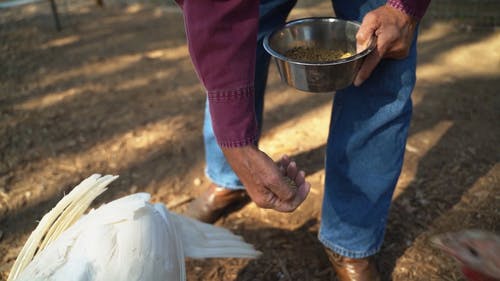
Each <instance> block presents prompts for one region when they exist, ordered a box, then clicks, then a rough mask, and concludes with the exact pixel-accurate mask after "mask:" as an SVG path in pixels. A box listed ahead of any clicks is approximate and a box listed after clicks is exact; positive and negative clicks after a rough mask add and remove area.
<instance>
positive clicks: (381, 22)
mask: <svg viewBox="0 0 500 281" xmlns="http://www.w3.org/2000/svg"><path fill="white" fill-rule="evenodd" d="M416 25H417V21H416V20H415V19H414V18H413V17H411V16H410V15H407V14H405V13H403V12H402V11H399V10H397V9H395V8H393V7H391V6H389V5H384V6H381V7H379V8H377V9H375V10H373V11H371V12H369V13H368V14H366V15H365V17H364V18H363V22H362V23H361V27H360V28H359V31H358V33H357V35H356V40H357V44H358V46H367V45H368V42H369V41H370V40H371V39H372V38H374V39H375V40H376V48H375V49H374V50H373V52H371V53H370V55H368V56H367V57H366V59H365V61H364V63H363V65H362V66H361V69H360V70H359V72H358V75H357V76H356V79H355V80H354V85H355V86H359V85H361V83H363V82H364V81H365V80H366V79H368V77H369V76H370V74H371V73H372V71H373V70H374V69H375V67H376V66H377V64H378V63H379V62H380V60H381V59H382V58H392V59H402V58H405V57H406V56H408V53H409V50H410V47H411V43H412V40H413V36H414V31H415V27H416Z"/></svg>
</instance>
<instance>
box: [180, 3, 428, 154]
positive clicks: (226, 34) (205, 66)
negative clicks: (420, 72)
mask: <svg viewBox="0 0 500 281" xmlns="http://www.w3.org/2000/svg"><path fill="white" fill-rule="evenodd" d="M429 2H430V0H388V2H387V4H388V5H391V6H392V7H395V8H397V9H399V10H401V11H403V12H405V13H407V14H409V15H411V16H413V17H415V18H417V19H420V18H421V17H422V16H423V15H424V13H425V10H426V9H427V6H428V4H429ZM178 4H179V5H180V7H181V8H182V11H183V14H184V24H185V29H186V34H187V40H188V46H189V52H190V54H191V59H192V61H193V64H194V67H195V69H196V72H197V74H198V77H199V78H200V80H201V81H202V83H203V85H204V86H205V89H206V91H207V95H208V100H209V107H210V114H211V116H212V125H213V129H214V133H215V137H216V138H217V142H218V144H219V145H220V146H222V147H239V146H245V145H249V144H253V143H255V142H256V141H257V136H258V130H257V121H256V117H255V110H254V85H253V84H254V75H255V74H254V71H255V49H256V42H257V27H258V17H259V12H258V11H259V9H258V5H259V1H252V0H224V1H221V0H178Z"/></svg>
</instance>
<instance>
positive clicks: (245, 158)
mask: <svg viewBox="0 0 500 281" xmlns="http://www.w3.org/2000/svg"><path fill="white" fill-rule="evenodd" d="M222 151H223V152H224V155H225V156H226V159H227V161H228V162H229V164H230V165H231V167H232V168H233V170H234V171H235V173H236V174H237V175H238V177H239V178H240V180H241V182H242V183H243V185H244V186H245V188H246V190H247V192H248V195H249V196H250V198H252V200H253V201H254V202H255V204H257V206H259V207H261V208H267V209H274V210H276V211H280V212H292V211H294V210H295V209H296V208H297V207H298V206H299V205H300V204H301V203H302V202H303V201H304V200H305V199H306V197H307V194H308V193H309V190H310V188H311V184H309V183H308V182H306V180H305V173H304V171H301V170H299V169H298V168H297V164H296V163H295V162H294V161H291V160H290V159H289V158H288V157H287V156H286V155H285V156H283V157H282V159H281V160H280V161H279V163H278V165H276V163H275V162H274V161H273V160H272V159H271V158H269V156H267V155H266V154H265V153H264V152H262V151H260V150H259V149H258V148H257V147H255V146H244V147H237V148H222ZM286 177H287V178H289V180H287V179H286Z"/></svg>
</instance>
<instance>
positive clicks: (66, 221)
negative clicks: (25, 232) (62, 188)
mask: <svg viewBox="0 0 500 281" xmlns="http://www.w3.org/2000/svg"><path fill="white" fill-rule="evenodd" d="M116 178H118V176H111V175H106V176H102V177H101V175H100V174H93V175H92V176H90V177H88V178H86V179H85V180H83V181H82V182H81V183H80V184H79V185H77V186H76V187H75V188H74V189H73V190H71V192H70V193H68V194H67V195H66V196H64V197H63V198H62V199H61V200H60V201H59V202H58V203H57V205H56V206H55V207H54V208H52V210H50V212H48V213H47V214H45V215H44V216H43V217H42V219H41V220H40V222H39V223H38V226H37V227H36V228H35V230H34V231H33V232H32V233H31V235H30V236H29V238H28V240H27V241H26V243H25V244H24V246H23V248H22V249H21V252H20V253H19V255H18V257H17V259H16V261H15V262H14V265H13V266H12V269H11V271H10V274H9V277H8V278H7V281H13V280H16V278H17V277H18V275H19V274H20V273H21V272H22V271H23V269H24V268H25V267H26V266H27V265H28V264H29V263H30V262H31V260H32V259H33V257H34V256H35V254H36V253H37V252H40V251H42V250H43V249H44V248H45V247H46V246H47V245H48V244H49V243H50V242H51V241H53V240H55V239H56V238H57V237H58V236H59V235H60V234H61V233H62V232H63V231H64V230H66V229H68V228H69V227H70V226H71V225H72V224H74V223H75V222H76V221H77V220H78V219H79V218H80V217H81V216H82V215H83V213H84V212H85V211H86V210H87V208H88V207H89V206H90V204H91V203H92V201H93V200H94V199H95V198H96V197H97V196H99V195H100V194H101V193H103V192H104V191H106V186H107V185H108V184H109V183H111V182H112V181H114V180H115V179H116Z"/></svg>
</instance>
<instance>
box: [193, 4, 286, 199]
mask: <svg viewBox="0 0 500 281" xmlns="http://www.w3.org/2000/svg"><path fill="white" fill-rule="evenodd" d="M295 2H296V0H292V1H289V0H261V1H260V4H259V32H258V36H257V50H256V60H257V61H256V66H255V112H256V115H257V122H258V124H259V130H260V129H262V113H263V108H264V92H265V88H266V83H267V73H268V68H269V60H270V57H269V55H268V54H267V52H266V51H265V50H264V47H263V45H262V42H263V39H264V37H265V35H266V34H267V33H269V32H271V31H272V30H274V29H275V28H277V27H279V26H281V25H283V24H284V23H285V21H286V18H287V16H288V14H289V13H290V10H291V9H292V7H293V6H294V5H295ZM211 120H212V119H211V118H210V111H209V108H208V101H206V104H205V116H204V123H203V140H204V144H205V161H206V167H205V174H206V176H207V177H208V178H209V179H210V180H211V181H212V182H213V183H214V184H216V185H218V186H220V187H225V188H229V189H243V188H244V187H243V185H242V183H241V182H240V180H239V179H238V176H237V175H236V174H235V173H234V171H233V169H232V168H231V166H230V165H229V163H227V161H226V159H225V157H224V154H223V153H222V150H221V149H220V147H219V145H218V144H217V141H216V139H215V135H214V132H213V129H212V121H211Z"/></svg>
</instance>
